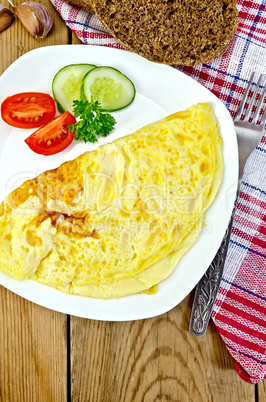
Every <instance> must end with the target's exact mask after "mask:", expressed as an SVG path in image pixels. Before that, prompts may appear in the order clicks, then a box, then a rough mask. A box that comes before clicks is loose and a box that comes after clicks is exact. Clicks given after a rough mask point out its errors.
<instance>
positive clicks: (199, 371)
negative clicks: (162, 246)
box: [0, 0, 266, 402]
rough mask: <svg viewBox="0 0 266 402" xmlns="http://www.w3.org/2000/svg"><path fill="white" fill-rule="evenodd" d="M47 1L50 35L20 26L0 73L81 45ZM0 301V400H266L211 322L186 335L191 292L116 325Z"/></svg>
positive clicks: (7, 38) (8, 296) (5, 39)
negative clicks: (20, 61) (163, 308)
mask: <svg viewBox="0 0 266 402" xmlns="http://www.w3.org/2000/svg"><path fill="white" fill-rule="evenodd" d="M20 2H21V1H20V0H17V4H18V3H20ZM2 3H3V4H6V5H7V4H8V1H7V0H2ZM42 3H44V4H45V5H46V6H47V7H48V8H49V9H50V10H51V12H52V14H53V17H54V27H53V29H52V31H51V33H50V34H49V36H48V37H47V38H45V39H34V38H33V37H32V36H30V35H29V34H28V33H27V31H26V30H25V28H24V27H23V26H22V25H21V24H20V22H19V21H15V22H14V23H13V25H12V26H11V27H10V28H8V29H6V30H5V31H4V32H2V33H0V74H2V72H3V71H4V70H5V69H6V68H7V67H8V66H9V65H10V64H11V63H12V62H13V61H15V60H16V59H17V58H18V57H20V56H22V55H23V54H24V53H26V52H28V51H29V50H32V49H35V48H38V47H41V46H48V45H57V44H72V45H73V46H75V44H78V43H80V42H79V40H78V39H77V38H76V37H75V35H74V34H72V32H71V31H69V30H68V29H67V27H66V26H65V24H64V23H63V21H62V20H61V18H60V17H59V16H58V15H57V13H56V11H55V10H54V9H53V7H52V5H51V4H50V2H49V1H47V0H43V1H42ZM84 46H85V45H84ZM48 62H49V61H48ZM0 134H1V133H0ZM0 300H1V305H0V306H1V307H0V350H1V353H0V401H4V402H6V401H10V402H15V401H18V402H20V401H26V402H28V401H42V402H43V401H45V402H46V401H47V402H52V401H56V402H58V401H92V402H97V401H103V402H120V401H125V402H130V401H136V402H140V401H147V402H150V401H181V402H183V401H196V402H197V401H204V402H206V401H224V402H229V401H232V402H238V401H240V402H242V401H250V402H253V401H254V402H255V401H256V402H258V401H260V402H262V401H264V400H266V386H265V382H264V383H261V384H259V385H258V386H253V385H249V384H247V383H245V382H244V381H242V380H241V379H240V378H239V376H238V375H237V374H236V372H235V371H234V368H233V363H234V362H233V359H232V357H231V356H230V354H229V353H228V351H227V349H226V348H225V346H224V344H223V342H222V341H221V339H220V336H219V334H218V332H217V330H216V328H215V326H214V325H213V323H211V324H210V326H209V328H208V332H207V334H206V336H204V337H202V338H196V337H193V336H192V335H190V334H189V332H188V323H189V318H190V311H191V303H192V294H191V295H189V296H188V297H187V298H186V299H185V300H184V301H183V302H182V303H180V304H179V305H178V306H177V307H176V308H174V309H173V310H172V311H170V312H168V313H166V314H164V315H161V316H158V317H155V318H151V319H147V320H141V321H133V322H118V323H117V322H101V321H93V320H87V319H82V318H77V317H72V316H67V315H65V314H61V313H57V312H54V311H50V310H48V309H46V308H43V307H40V306H38V305H35V304H34V303H31V302H28V301H26V300H24V299H22V298H20V297H19V296H17V295H15V294H13V293H11V292H10V291H8V290H6V289H5V288H3V287H0Z"/></svg>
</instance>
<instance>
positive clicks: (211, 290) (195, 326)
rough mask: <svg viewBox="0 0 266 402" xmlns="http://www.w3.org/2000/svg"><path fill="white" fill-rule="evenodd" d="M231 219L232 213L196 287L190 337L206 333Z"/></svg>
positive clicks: (222, 263)
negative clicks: (211, 258) (221, 238)
mask: <svg viewBox="0 0 266 402" xmlns="http://www.w3.org/2000/svg"><path fill="white" fill-rule="evenodd" d="M234 209H235V208H234ZM233 217H234V211H233V213H232V215H231V219H230V222H229V225H228V227H227V230H226V233H225V235H224V238H223V241H222V243H221V245H220V248H219V250H218V251H217V253H216V255H215V257H214V259H213V260H212V263H211V264H210V266H209V268H208V269H207V271H206V272H205V274H204V275H203V277H202V278H201V280H200V281H199V282H198V284H197V286H196V290H195V294H194V301H193V306H192V311H191V319H190V324H189V332H190V333H191V334H192V335H195V336H202V335H204V334H205V333H206V330H207V327H208V324H209V320H210V317H211V312H212V308H213V305H214V302H215V299H216V296H217V293H218V289H219V286H220V282H221V279H222V274H223V269H224V263H225V259H226V254H227V249H228V245H229V239H230V234H231V229H232V225H233Z"/></svg>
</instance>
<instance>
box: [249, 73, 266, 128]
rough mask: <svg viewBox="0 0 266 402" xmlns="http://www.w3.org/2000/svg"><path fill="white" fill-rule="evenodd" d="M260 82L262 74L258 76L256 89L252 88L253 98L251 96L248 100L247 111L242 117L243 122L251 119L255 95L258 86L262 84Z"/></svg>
mask: <svg viewBox="0 0 266 402" xmlns="http://www.w3.org/2000/svg"><path fill="white" fill-rule="evenodd" d="M262 81H263V74H261V75H260V78H259V81H258V82H257V84H256V87H255V88H254V92H253V96H252V98H251V100H250V103H249V106H248V108H247V111H246V115H245V117H244V120H245V121H249V119H250V117H251V113H252V108H253V106H254V104H255V101H256V97H257V93H258V91H259V88H260V85H261V84H262ZM254 121H255V122H256V120H254Z"/></svg>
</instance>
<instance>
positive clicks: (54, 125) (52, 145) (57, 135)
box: [25, 112, 76, 155]
mask: <svg viewBox="0 0 266 402" xmlns="http://www.w3.org/2000/svg"><path fill="white" fill-rule="evenodd" d="M74 123H76V119H75V117H74V116H72V114H71V113H69V112H65V113H63V114H61V115H60V116H58V117H56V118H55V119H54V120H52V121H50V122H49V123H47V124H46V125H45V126H42V127H40V128H39V129H38V130H37V131H35V132H34V133H33V134H31V135H30V136H29V137H28V138H26V140H25V142H26V144H27V145H28V146H29V147H30V149H31V150H32V151H34V152H36V153H37V154H42V155H54V154H57V153H58V152H61V151H63V150H64V149H66V148H67V147H68V146H69V145H70V144H71V142H72V141H73V139H74V136H75V133H72V132H71V131H69V129H68V126H70V124H74Z"/></svg>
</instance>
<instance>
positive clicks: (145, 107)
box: [0, 45, 238, 321]
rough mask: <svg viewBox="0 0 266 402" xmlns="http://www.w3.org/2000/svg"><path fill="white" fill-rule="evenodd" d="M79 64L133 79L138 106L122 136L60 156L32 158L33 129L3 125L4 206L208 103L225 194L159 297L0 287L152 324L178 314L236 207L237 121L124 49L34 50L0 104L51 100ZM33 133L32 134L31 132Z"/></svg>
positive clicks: (14, 70) (3, 90)
mask: <svg viewBox="0 0 266 402" xmlns="http://www.w3.org/2000/svg"><path fill="white" fill-rule="evenodd" d="M73 63H89V64H96V65H98V66H100V65H110V66H113V67H116V68H118V69H119V70H121V71H122V72H123V73H124V74H126V75H127V76H128V77H130V78H131V80H132V81H133V82H134V84H135V86H136V92H137V93H136V99H135V101H134V102H133V104H132V105H131V106H130V107H128V108H126V109H124V110H123V111H119V112H116V113H115V117H116V120H117V129H116V130H115V132H113V133H112V134H111V135H110V136H109V137H107V138H106V139H101V140H100V141H99V142H98V143H97V144H94V145H92V144H82V143H78V142H76V143H75V144H72V145H71V146H70V147H69V148H68V149H67V150H66V151H64V152H62V153H61V154H59V155H55V156H50V157H44V156H41V155H37V154H34V153H33V152H32V151H30V149H29V148H28V147H27V146H26V144H25V143H24V141H23V140H24V139H25V138H26V137H27V136H28V135H29V134H30V133H31V131H30V130H21V129H12V127H9V126H8V125H6V124H5V123H4V122H3V121H1V119H0V134H1V135H0V171H1V175H0V202H1V201H2V200H3V199H4V198H5V196H6V195H7V194H8V193H9V192H10V191H12V190H13V189H14V188H15V187H17V186H19V185H20V184H21V183H22V182H23V181H25V180H27V179H29V178H32V177H34V176H36V175H37V174H39V173H40V172H41V171H44V170H47V169H51V168H54V167H57V166H58V165H59V164H61V163H62V162H64V161H66V160H69V159H73V158H74V157H76V156H78V155H80V154H81V153H82V152H84V151H85V150H93V149H95V148H97V147H98V146H99V145H101V144H104V143H106V142H111V141H113V140H114V139H115V138H118V137H121V136H123V135H124V134H126V133H131V132H133V131H135V130H136V129H137V128H140V127H141V126H143V125H145V124H147V123H149V122H152V121H156V120H158V119H160V118H161V117H162V116H164V115H166V114H171V113H173V112H175V111H177V110H183V109H186V108H187V107H189V106H191V105H192V104H195V103H198V102H210V103H211V105H212V107H213V108H214V111H215V114H216V116H217V119H218V121H219V125H220V130H221V135H222V137H223V155H224V164H225V170H224V178H223V183H222V186H221V188H220V191H219V194H218V196H217V197H216V199H215V201H214V203H213V204H212V206H211V207H210V209H209V210H208V212H207V216H206V225H205V227H204V229H203V231H202V233H201V234H200V237H199V239H198V241H197V243H196V244H195V245H194V246H193V248H192V249H191V250H190V251H189V252H188V253H187V254H186V255H185V256H184V257H183V258H182V260H181V262H180V263H179V264H178V266H177V267H176V268H175V270H174V272H173V273H172V274H171V275H170V277H169V278H167V279H166V280H164V281H163V282H161V283H160V285H159V287H158V292H157V293H156V294H155V295H153V296H149V295H146V294H138V295H130V296H126V297H122V298H120V299H111V300H98V299H91V298H86V297H81V296H73V295H66V294H64V293H61V292H60V291H57V290H55V289H53V288H50V287H48V286H45V285H42V284H38V283H36V282H34V281H31V280H24V281H22V282H19V281H16V280H14V279H12V278H10V277H9V276H8V275H6V274H4V273H2V272H0V284H1V285H3V286H5V287H6V288H8V289H9V290H11V291H13V292H14V293H16V294H18V295H20V296H22V297H24V298H26V299H28V300H30V301H32V302H35V303H37V304H40V305H42V306H45V307H48V308H50V309H53V310H57V311H60V312H63V313H67V314H71V315H76V316H80V317H86V318H91V319H98V320H108V321H124V320H135V319H143V318H148V317H152V316H155V315H159V314H162V313H165V312H166V311H169V310H170V309H172V308H173V307H175V306H176V305H177V304H178V303H180V302H181V300H183V299H184V297H185V296H186V295H187V294H188V293H189V292H190V291H191V290H192V289H193V288H194V286H195V285H196V284H197V282H198V281H199V279H200V278H201V277H202V275H203V274H204V272H205V271H206V269H207V268H208V266H209V264H210V263H211V261H212V259H213V257H214V256H215V253H216V251H217V249H218V247H219V245H220V243H221V241H222V238H223V235H224V233H225V230H226V227H227V223H228V221H229V218H230V214H231V211H232V207H233V202H234V197H235V193H236V182H237V177H238V153H237V142H236V136H235V130H234V125H233V122H232V119H231V117H230V115H229V113H228V111H227V109H226V108H225V107H224V105H223V104H222V103H221V102H220V100H219V99H217V98H216V96H215V95H213V94H212V93H211V92H210V91H208V90H207V89H206V88H204V87H203V86H202V85H200V84H199V83H197V82H196V81H194V80H193V79H191V78H189V77H188V76H186V75H185V74H183V73H181V72H179V71H177V70H176V69H174V68H172V67H169V66H166V65H160V64H155V63H152V62H149V61H147V60H146V59H144V58H142V57H140V56H138V55H136V54H133V53H130V52H127V51H123V50H118V49H113V48H107V47H100V46H99V47H98V46H84V45H62V46H51V47H43V48H40V49H36V50H33V51H31V52H29V53H27V54H25V55H23V56H22V57H20V58H19V59H18V60H16V61H15V62H14V63H13V64H12V65H11V66H10V67H9V68H8V69H7V70H6V71H5V72H4V73H3V74H2V76H1V77H0V102H2V101H3V100H4V99H5V97H6V96H8V95H12V94H15V93H18V92H26V91H35V92H36V91H40V92H47V93H51V82H52V79H53V77H54V75H55V73H56V72H57V71H58V70H59V69H60V68H61V67H63V66H65V65H67V64H73ZM33 131H34V130H33Z"/></svg>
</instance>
